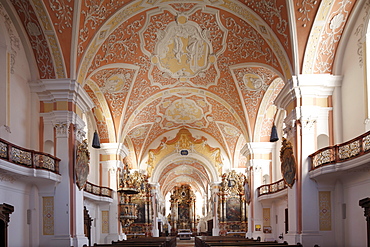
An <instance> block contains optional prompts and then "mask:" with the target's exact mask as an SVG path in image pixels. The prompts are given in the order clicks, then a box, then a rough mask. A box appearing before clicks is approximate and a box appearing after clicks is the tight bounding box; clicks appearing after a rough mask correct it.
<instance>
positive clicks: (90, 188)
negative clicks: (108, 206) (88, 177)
mask: <svg viewBox="0 0 370 247" xmlns="http://www.w3.org/2000/svg"><path fill="white" fill-rule="evenodd" d="M84 192H87V193H85V194H84V195H85V197H86V198H88V199H90V200H93V201H98V202H99V201H100V202H112V199H113V190H112V189H110V188H108V187H102V186H98V185H95V184H93V183H90V182H86V184H85V187H84Z"/></svg>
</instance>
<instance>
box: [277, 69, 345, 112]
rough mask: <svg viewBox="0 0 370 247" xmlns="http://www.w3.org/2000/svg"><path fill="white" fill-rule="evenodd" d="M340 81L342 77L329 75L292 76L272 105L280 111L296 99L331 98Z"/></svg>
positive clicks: (340, 83) (339, 85)
mask: <svg viewBox="0 0 370 247" xmlns="http://www.w3.org/2000/svg"><path fill="white" fill-rule="evenodd" d="M342 80H343V76H338V75H330V74H309V75H299V76H293V77H292V79H290V80H288V81H287V82H286V84H285V86H284V87H283V89H282V90H281V91H280V93H279V95H278V96H277V97H276V99H275V101H274V104H275V105H276V106H277V107H279V108H281V109H287V106H288V105H289V104H290V103H291V102H292V101H294V100H296V99H297V98H301V97H315V98H316V97H317V98H324V97H328V96H332V95H333V92H334V89H335V88H337V87H341V85H342Z"/></svg>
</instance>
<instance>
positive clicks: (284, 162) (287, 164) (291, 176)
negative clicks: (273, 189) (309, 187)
mask: <svg viewBox="0 0 370 247" xmlns="http://www.w3.org/2000/svg"><path fill="white" fill-rule="evenodd" d="M280 162H281V174H282V175H283V178H284V181H285V183H286V184H287V185H288V186H289V187H290V188H292V186H293V184H294V181H295V175H296V162H295V157H294V154H293V147H292V144H291V143H290V142H289V141H288V140H287V139H285V138H284V137H283V143H282V147H281V149H280Z"/></svg>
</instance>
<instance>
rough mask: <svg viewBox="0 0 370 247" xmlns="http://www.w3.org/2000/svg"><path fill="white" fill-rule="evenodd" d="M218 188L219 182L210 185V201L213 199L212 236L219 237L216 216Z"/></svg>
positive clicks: (217, 216) (217, 217)
mask: <svg viewBox="0 0 370 247" xmlns="http://www.w3.org/2000/svg"><path fill="white" fill-rule="evenodd" d="M219 186H220V182H215V183H214V184H213V185H212V199H213V229H212V236H219V235H220V226H219V224H220V222H219V220H218V219H219V215H218V212H217V211H218V200H219V195H218V193H219Z"/></svg>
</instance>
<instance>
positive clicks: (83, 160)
mask: <svg viewBox="0 0 370 247" xmlns="http://www.w3.org/2000/svg"><path fill="white" fill-rule="evenodd" d="M87 147H88V144H87V140H86V139H85V140H83V142H82V143H80V144H79V145H78V147H77V155H76V164H75V173H76V184H77V187H78V188H79V190H82V189H83V188H84V186H85V184H86V182H87V176H88V175H89V170H90V169H89V162H90V152H89V150H88V148H87Z"/></svg>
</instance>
